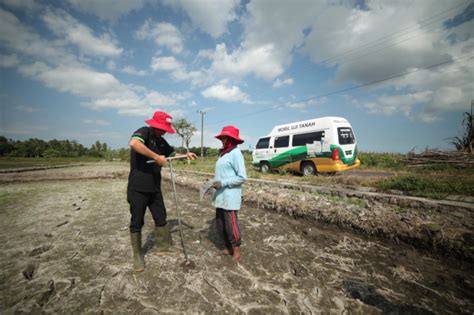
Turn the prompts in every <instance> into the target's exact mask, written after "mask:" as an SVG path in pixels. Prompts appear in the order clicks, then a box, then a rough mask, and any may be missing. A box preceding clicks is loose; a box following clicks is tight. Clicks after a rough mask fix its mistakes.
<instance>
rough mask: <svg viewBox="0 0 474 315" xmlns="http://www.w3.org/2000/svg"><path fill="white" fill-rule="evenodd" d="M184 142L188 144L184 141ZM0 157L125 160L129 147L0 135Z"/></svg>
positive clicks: (198, 149) (211, 150) (197, 150)
mask: <svg viewBox="0 0 474 315" xmlns="http://www.w3.org/2000/svg"><path fill="white" fill-rule="evenodd" d="M185 144H189V142H188V143H185ZM175 150H176V151H177V152H180V153H184V152H188V151H189V152H194V153H196V154H197V155H200V154H201V147H185V146H184V147H177V148H175ZM203 151H204V155H205V156H215V155H217V154H218V149H215V148H210V147H204V148H203ZM0 157H26V158H55V157H93V158H102V159H106V160H113V159H119V160H122V161H127V160H129V158H130V149H129V148H121V149H112V148H110V147H109V146H108V145H107V143H105V142H103V143H101V142H100V141H96V142H95V143H94V144H92V145H91V147H89V148H88V147H85V146H84V145H82V144H80V143H79V142H77V141H76V140H56V139H54V140H50V141H44V140H41V139H37V138H31V139H28V140H25V141H20V140H12V139H8V138H6V137H4V136H0Z"/></svg>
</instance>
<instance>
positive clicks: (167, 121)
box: [145, 112, 176, 133]
mask: <svg viewBox="0 0 474 315" xmlns="http://www.w3.org/2000/svg"><path fill="white" fill-rule="evenodd" d="M145 122H146V123H147V124H148V125H150V126H151V127H153V128H156V129H161V130H164V131H166V132H167V133H175V132H176V131H174V129H173V127H172V126H171V116H170V115H168V114H167V113H165V112H155V114H154V115H153V118H152V119H148V120H145Z"/></svg>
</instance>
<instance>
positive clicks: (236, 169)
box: [213, 126, 247, 262]
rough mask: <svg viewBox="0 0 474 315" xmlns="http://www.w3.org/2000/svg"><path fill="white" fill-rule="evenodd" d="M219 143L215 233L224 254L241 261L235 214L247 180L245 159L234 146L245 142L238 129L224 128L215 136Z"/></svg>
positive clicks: (215, 178)
mask: <svg viewBox="0 0 474 315" xmlns="http://www.w3.org/2000/svg"><path fill="white" fill-rule="evenodd" d="M216 138H217V139H219V140H221V141H222V148H221V149H220V150H219V159H218V160H217V162H216V169H215V174H214V184H213V187H214V188H215V189H216V191H215V193H214V196H213V205H214V207H215V208H216V227H217V233H218V234H219V236H220V237H221V238H222V239H223V240H224V244H225V248H224V250H223V251H222V254H224V255H232V258H233V259H234V260H235V261H236V262H239V261H240V257H241V253H240V246H241V243H242V238H241V233H240V228H239V220H238V216H237V214H238V211H239V209H240V205H241V203H242V184H243V183H244V182H245V180H246V179H247V172H246V170H245V163H244V157H243V155H242V152H241V151H240V149H239V148H238V147H237V145H239V144H241V143H243V142H244V140H242V139H240V137H239V129H237V128H235V127H234V126H225V127H224V128H222V131H221V132H220V133H219V134H218V135H217V136H216Z"/></svg>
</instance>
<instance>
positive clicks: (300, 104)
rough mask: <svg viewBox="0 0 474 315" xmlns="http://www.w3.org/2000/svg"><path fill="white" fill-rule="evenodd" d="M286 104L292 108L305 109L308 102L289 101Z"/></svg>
mask: <svg viewBox="0 0 474 315" xmlns="http://www.w3.org/2000/svg"><path fill="white" fill-rule="evenodd" d="M286 106H287V107H288V108H292V109H304V108H306V103H304V102H297V103H289V104H287V105H286Z"/></svg>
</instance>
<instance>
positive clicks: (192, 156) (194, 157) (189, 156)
mask: <svg viewBox="0 0 474 315" xmlns="http://www.w3.org/2000/svg"><path fill="white" fill-rule="evenodd" d="M186 156H187V157H188V160H195V159H197V155H196V153H193V152H189V153H187V154H186Z"/></svg>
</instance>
